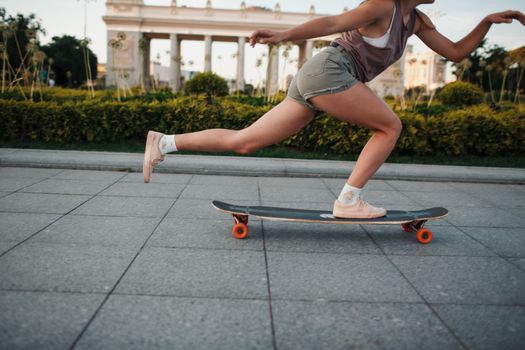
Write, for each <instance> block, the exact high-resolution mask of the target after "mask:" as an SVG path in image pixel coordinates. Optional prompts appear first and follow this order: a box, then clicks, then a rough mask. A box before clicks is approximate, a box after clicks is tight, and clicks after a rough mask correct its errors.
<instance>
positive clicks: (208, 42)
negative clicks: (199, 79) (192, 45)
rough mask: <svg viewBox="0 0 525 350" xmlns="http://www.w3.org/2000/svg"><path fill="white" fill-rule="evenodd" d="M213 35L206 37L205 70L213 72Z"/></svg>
mask: <svg viewBox="0 0 525 350" xmlns="http://www.w3.org/2000/svg"><path fill="white" fill-rule="evenodd" d="M211 44H212V41H211V35H206V36H205V37H204V71H205V72H211Z"/></svg>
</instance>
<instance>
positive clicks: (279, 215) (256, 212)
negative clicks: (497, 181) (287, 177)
mask: <svg viewBox="0 0 525 350" xmlns="http://www.w3.org/2000/svg"><path fill="white" fill-rule="evenodd" d="M212 204H213V206H214V207H215V209H217V210H219V211H222V212H225V213H228V214H231V215H232V216H233V220H234V222H235V224H234V226H233V230H232V234H233V236H234V237H235V238H239V239H242V238H246V237H247V236H248V217H249V216H250V215H252V216H255V217H259V218H261V219H266V220H278V221H299V222H317V223H323V224H354V225H374V224H375V225H391V224H400V225H401V226H402V227H403V229H404V230H405V232H415V233H416V238H417V240H418V241H419V242H420V243H422V244H427V243H430V242H431V241H432V231H430V230H429V229H428V228H425V227H423V226H424V224H425V223H426V222H427V221H428V220H436V219H441V218H444V217H445V216H447V214H448V210H447V209H445V208H441V207H435V208H428V209H423V210H414V211H405V210H388V211H387V213H386V215H385V216H383V217H380V218H373V219H342V218H336V217H334V216H333V215H332V212H330V211H323V210H307V209H294V208H278V207H264V206H243V205H235V204H229V203H225V202H221V201H213V202H212Z"/></svg>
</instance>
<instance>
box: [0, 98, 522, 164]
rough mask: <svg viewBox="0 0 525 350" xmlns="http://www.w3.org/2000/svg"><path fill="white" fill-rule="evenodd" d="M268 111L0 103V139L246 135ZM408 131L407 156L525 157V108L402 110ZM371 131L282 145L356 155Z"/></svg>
mask: <svg viewBox="0 0 525 350" xmlns="http://www.w3.org/2000/svg"><path fill="white" fill-rule="evenodd" d="M270 108H271V105H264V106H257V105H249V104H243V103H239V102H237V101H235V100H234V99H232V98H229V97H224V98H214V100H213V103H212V104H209V103H208V102H207V99H206V98H205V97H202V96H201V97H195V96H188V97H186V96H181V97H177V98H174V99H171V100H168V101H165V102H158V101H153V102H148V103H144V102H140V101H127V102H115V101H100V100H98V101H89V100H86V101H72V102H64V103H56V102H26V101H13V100H1V99H0V111H1V112H0V126H1V127H0V138H1V140H2V141H11V142H13V141H31V140H39V141H45V142H54V143H69V142H119V141H124V140H129V139H143V138H144V137H145V134H146V132H147V130H149V129H155V130H159V131H162V132H165V133H170V134H171V133H184V132H192V131H198V130H203V129H208V128H229V129H241V128H244V127H246V126H248V125H250V124H251V123H252V122H254V121H255V120H257V119H258V118H259V117H260V116H262V115H263V114H264V113H265V112H266V111H268V110H269V109H270ZM398 115H399V117H400V118H401V121H402V123H403V126H404V128H403V132H402V135H401V137H400V139H399V141H398V144H397V146H396V150H395V152H396V153H397V154H403V155H431V154H433V155H519V156H523V155H525V138H524V136H523V135H525V106H523V105H520V106H513V107H509V108H505V109H504V110H501V111H497V112H496V111H494V110H492V109H491V108H489V107H488V106H484V105H479V106H472V107H468V108H465V109H456V110H451V111H448V112H445V113H442V114H440V115H423V114H419V113H416V112H399V113H398ZM369 137H370V131H369V130H367V129H364V128H361V127H357V126H354V125H350V124H348V123H345V122H341V121H339V120H337V119H335V118H332V117H330V116H327V115H320V116H318V117H317V118H316V119H315V120H314V121H313V122H312V123H310V124H309V125H308V126H306V128H304V129H303V130H302V131H301V132H300V133H298V134H296V135H294V136H292V137H290V138H289V139H287V140H284V141H283V142H282V143H281V146H289V147H293V148H297V149H300V150H304V151H321V152H331V153H336V154H357V153H359V152H360V151H361V149H362V147H363V146H364V144H365V143H366V141H367V140H368V138H369Z"/></svg>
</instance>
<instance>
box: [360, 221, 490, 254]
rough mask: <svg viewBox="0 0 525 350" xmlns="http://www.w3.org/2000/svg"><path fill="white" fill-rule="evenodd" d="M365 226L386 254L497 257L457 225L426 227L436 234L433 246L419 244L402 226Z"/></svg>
mask: <svg viewBox="0 0 525 350" xmlns="http://www.w3.org/2000/svg"><path fill="white" fill-rule="evenodd" d="M364 227H365V229H366V231H367V232H368V233H369V234H370V235H371V236H372V237H373V238H374V242H375V243H376V244H378V245H379V246H380V247H381V249H382V250H383V252H385V254H387V255H459V256H496V254H494V253H493V252H492V251H490V250H489V249H487V248H486V247H485V246H483V245H482V244H480V243H479V242H477V241H475V240H474V239H472V238H470V237H469V236H467V235H466V234H464V233H463V232H461V231H460V230H459V229H457V228H455V227H454V226H435V225H433V224H432V223H430V224H428V225H426V227H428V228H429V229H430V230H431V231H432V234H433V238H432V242H431V243H430V244H420V243H419V242H418V241H417V239H416V235H415V234H414V233H406V232H404V231H403V230H402V229H401V227H400V226H397V227H395V226H390V225H388V226H383V225H365V226H364Z"/></svg>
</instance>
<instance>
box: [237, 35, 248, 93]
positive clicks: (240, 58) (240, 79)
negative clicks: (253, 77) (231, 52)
mask: <svg viewBox="0 0 525 350" xmlns="http://www.w3.org/2000/svg"><path fill="white" fill-rule="evenodd" d="M245 44H246V38H245V37H243V36H241V37H239V43H238V45H239V46H238V48H237V91H244V46H245Z"/></svg>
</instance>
